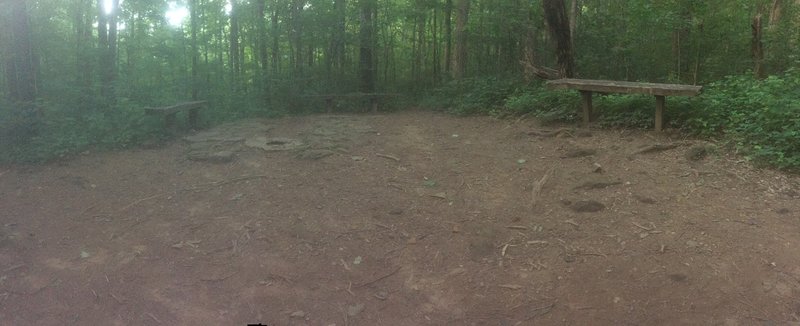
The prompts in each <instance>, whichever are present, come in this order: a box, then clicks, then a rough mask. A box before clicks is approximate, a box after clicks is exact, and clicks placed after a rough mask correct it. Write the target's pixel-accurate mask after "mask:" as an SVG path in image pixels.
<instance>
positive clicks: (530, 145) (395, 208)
mask: <svg viewBox="0 0 800 326" xmlns="http://www.w3.org/2000/svg"><path fill="white" fill-rule="evenodd" d="M798 198H800V180H798V178H797V177H795V176H791V175H786V174H783V173H780V172H775V171H769V170H763V169H755V168H752V167H751V166H750V164H749V163H748V162H747V161H746V160H745V159H743V158H742V157H739V156H736V155H734V154H732V153H729V152H727V151H726V150H725V149H724V148H721V147H719V146H715V145H714V144H713V143H709V142H706V141H699V140H692V139H685V138H683V137H681V136H680V135H677V134H675V133H669V132H667V133H654V132H652V131H631V130H594V129H588V130H585V129H584V130H582V129H574V128H556V127H551V126H545V127H543V126H540V125H538V124H537V123H536V122H535V121H532V120H515V119H512V120H496V119H492V118H487V117H468V118H464V117H453V116H449V115H442V114H435V113H429V112H404V113H394V114H376V115H314V116H304V117H287V118H281V119H274V120H248V121H242V122H237V123H233V124H227V125H221V126H218V127H216V128H214V129H211V130H206V131H203V132H199V133H193V134H188V137H185V138H177V139H175V140H174V141H172V142H169V143H166V144H161V145H158V146H154V147H153V148H142V149H134V150H126V151H120V152H112V153H93V152H87V153H84V154H82V155H80V156H78V157H75V158H71V159H69V160H63V161H61V162H55V163H51V164H48V165H44V166H6V167H0V222H2V224H1V225H0V324H3V325H61V324H80V325H172V324H182V325H187V324H196V325H246V324H248V323H249V324H258V323H261V324H263V325H340V326H341V325H534V324H536V325H729V326H730V325H762V324H763V325H786V324H793V325H798V324H800V201H799V200H798Z"/></svg>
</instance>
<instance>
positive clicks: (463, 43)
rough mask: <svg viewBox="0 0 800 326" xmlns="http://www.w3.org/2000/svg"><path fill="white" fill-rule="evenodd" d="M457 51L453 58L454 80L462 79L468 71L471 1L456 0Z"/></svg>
mask: <svg viewBox="0 0 800 326" xmlns="http://www.w3.org/2000/svg"><path fill="white" fill-rule="evenodd" d="M456 1H457V2H456V46H455V47H456V51H455V55H454V56H453V70H452V73H453V79H461V78H462V77H464V73H465V71H466V70H467V21H468V20H469V4H470V3H469V2H470V0H456Z"/></svg>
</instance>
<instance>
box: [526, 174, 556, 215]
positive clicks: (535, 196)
mask: <svg viewBox="0 0 800 326" xmlns="http://www.w3.org/2000/svg"><path fill="white" fill-rule="evenodd" d="M555 169H556V167H555V166H553V167H551V168H550V169H549V170H547V172H545V173H544V175H542V178H541V179H539V181H536V182H534V183H533V189H531V209H533V208H535V207H536V203H537V202H538V200H539V194H540V193H541V192H542V188H543V187H544V185H545V183H547V180H548V179H550V176H551V175H552V174H553V171H554V170H555Z"/></svg>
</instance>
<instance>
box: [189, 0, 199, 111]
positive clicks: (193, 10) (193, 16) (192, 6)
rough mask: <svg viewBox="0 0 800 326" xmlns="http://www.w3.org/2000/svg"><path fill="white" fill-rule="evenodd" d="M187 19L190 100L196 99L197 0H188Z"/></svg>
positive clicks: (197, 53) (197, 54)
mask: <svg viewBox="0 0 800 326" xmlns="http://www.w3.org/2000/svg"><path fill="white" fill-rule="evenodd" d="M189 19H190V20H191V21H190V22H189V23H190V26H191V27H190V29H191V35H192V36H191V37H192V80H191V84H192V100H193V101H196V100H197V99H198V92H199V91H198V89H197V88H198V86H199V85H198V81H197V73H198V71H197V59H198V56H199V55H200V54H199V52H198V50H197V0H189Z"/></svg>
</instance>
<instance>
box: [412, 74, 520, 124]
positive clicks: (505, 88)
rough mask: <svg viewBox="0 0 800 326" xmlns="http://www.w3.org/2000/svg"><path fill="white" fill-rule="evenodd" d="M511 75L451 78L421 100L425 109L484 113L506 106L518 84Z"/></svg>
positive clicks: (455, 112) (462, 113)
mask: <svg viewBox="0 0 800 326" xmlns="http://www.w3.org/2000/svg"><path fill="white" fill-rule="evenodd" d="M518 85H519V82H518V81H517V80H514V79H511V78H501V77H482V78H465V79H461V80H456V81H451V82H449V83H447V84H445V85H444V86H442V87H440V88H437V89H435V90H433V91H432V92H431V93H430V94H428V96H426V97H424V98H423V99H422V100H420V103H419V105H420V106H421V107H423V108H428V109H436V110H442V109H443V110H446V111H447V112H450V113H454V114H458V115H469V114H478V113H484V114H488V113H491V112H492V111H495V110H497V109H498V108H502V106H503V103H504V102H505V100H506V98H507V97H508V96H509V95H510V94H512V93H513V92H514V91H515V90H516V89H517V87H518Z"/></svg>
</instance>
